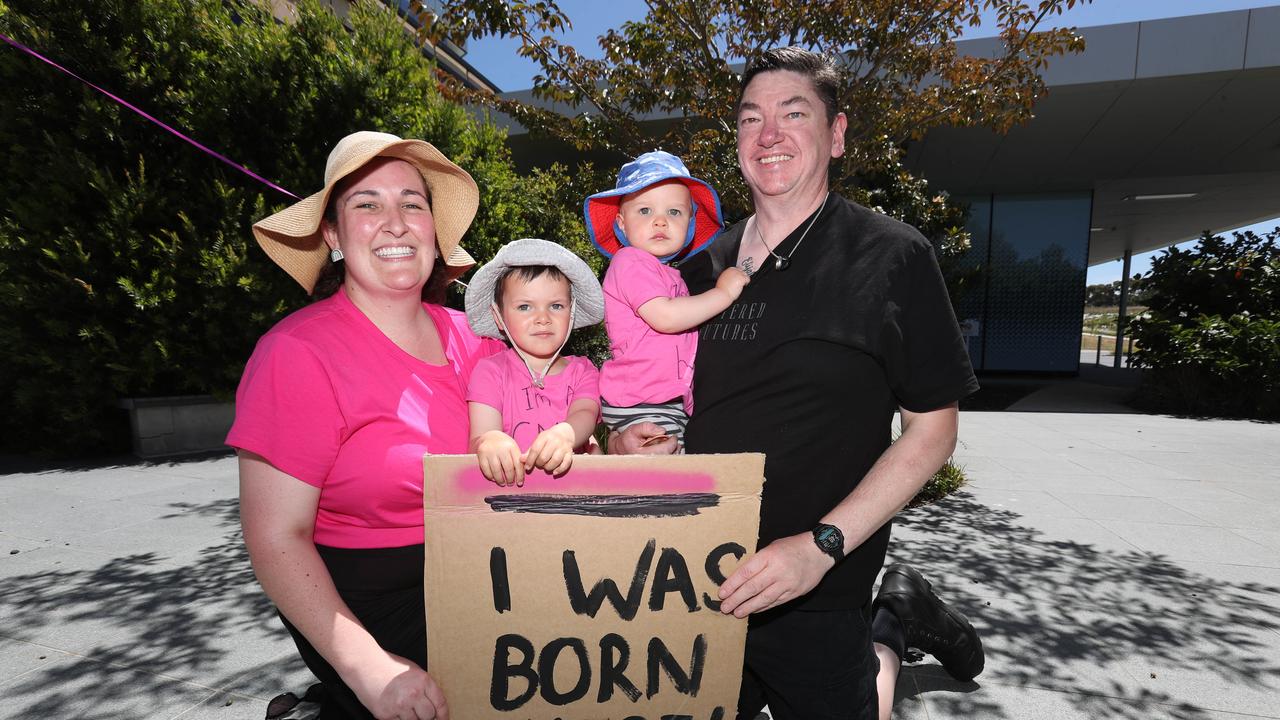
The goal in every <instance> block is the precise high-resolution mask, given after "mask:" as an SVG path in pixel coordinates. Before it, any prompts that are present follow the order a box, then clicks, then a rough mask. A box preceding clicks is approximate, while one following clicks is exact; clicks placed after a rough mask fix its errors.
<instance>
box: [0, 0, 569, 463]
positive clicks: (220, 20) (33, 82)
mask: <svg viewBox="0 0 1280 720" xmlns="http://www.w3.org/2000/svg"><path fill="white" fill-rule="evenodd" d="M297 10H298V13H297V17H296V20H295V21H294V22H291V23H289V24H282V23H279V22H277V21H276V20H275V19H274V18H273V17H272V16H271V15H270V14H269V13H268V11H267V10H266V6H265V4H263V3H259V2H256V1H254V0H102V2H92V3H49V2H45V1H44V0H3V1H0V32H3V33H4V34H5V35H8V36H10V37H13V38H15V39H17V40H18V41H20V42H22V43H23V44H25V45H27V46H30V47H33V48H36V49H38V50H39V51H41V52H43V53H44V54H46V55H48V56H51V57H52V58H54V59H55V60H57V61H59V62H61V63H62V64H64V65H66V66H68V67H70V68H73V69H75V70H76V71H77V72H78V73H79V74H81V75H82V76H83V77H86V78H88V79H89V80H91V81H92V82H95V83H96V84H98V85H100V86H103V87H106V88H108V89H110V90H111V91H113V92H114V93H116V94H117V95H120V96H122V97H125V98H129V99H131V100H132V101H134V102H135V104H138V105H140V106H141V107H142V108H144V109H145V110H147V111H148V112H149V113H151V114H152V115H154V116H157V117H159V118H163V119H164V120H166V121H167V122H168V123H169V124H171V125H174V126H176V127H178V128H181V129H182V130H183V131H184V132H186V133H187V134H189V135H191V136H193V137H195V138H197V139H199V140H200V141H201V142H203V143H204V144H206V145H208V146H210V147H213V148H217V149H218V150H219V151H221V152H222V153H223V154H225V155H227V156H228V157H231V158H234V159H235V160H236V161H238V162H241V163H244V164H245V165H246V166H247V167H250V168H252V169H253V170H254V171H256V172H257V173H259V174H260V175H262V176H264V177H268V178H272V179H273V180H275V181H276V182H278V183H279V184H281V185H282V186H284V187H286V188H290V189H292V190H293V191H294V192H296V193H298V194H300V195H302V194H305V193H309V192H314V191H315V190H316V189H318V188H319V186H320V184H321V173H322V170H323V168H324V163H325V158H326V155H327V154H328V152H329V149H330V148H331V147H332V146H333V145H334V143H336V142H337V140H338V139H339V138H341V137H342V136H343V135H346V134H347V133H350V132H352V131H355V130H361V129H374V130H385V131H388V132H392V133H396V134H398V135H401V136H405V137H420V138H425V139H427V140H429V141H430V142H432V143H434V144H435V145H436V146H437V147H439V148H440V149H441V151H442V152H444V153H445V155H447V156H449V157H451V158H453V159H454V160H455V161H457V162H458V163H459V164H460V165H462V166H463V167H464V168H467V169H468V170H469V171H470V172H471V173H472V174H473V175H474V176H475V177H476V179H477V181H478V184H479V186H480V189H481V193H482V199H481V203H480V212H479V214H478V216H477V218H476V221H475V223H474V224H473V226H472V230H471V232H470V233H469V235H468V237H467V238H466V240H465V241H464V242H465V245H466V247H467V248H468V249H470V250H471V251H472V252H473V253H474V254H475V255H476V256H477V257H478V258H480V259H481V260H483V259H485V258H487V257H489V256H491V255H492V253H493V252H494V251H495V250H496V249H497V247H498V246H499V245H501V244H502V243H504V242H506V241H508V240H511V239H513V238H516V237H523V236H543V237H549V238H557V239H570V238H579V240H578V242H579V243H580V244H583V245H585V242H586V241H585V240H584V239H581V238H582V236H583V234H584V233H583V231H582V230H581V221H580V220H579V219H578V217H577V212H576V208H575V205H574V204H573V203H567V202H566V201H565V199H564V198H563V197H562V196H561V195H560V193H562V192H564V191H566V189H569V190H574V189H575V188H574V186H573V182H572V179H571V178H569V177H568V176H567V173H566V172H565V171H564V169H563V168H551V169H548V170H545V171H541V172H539V173H537V174H535V175H534V176H531V177H521V176H519V175H517V174H516V173H515V171H514V168H513V166H512V164H511V160H510V155H509V152H508V151H507V149H506V147H505V144H504V135H503V133H502V132H500V131H498V130H496V129H495V128H494V127H493V126H491V125H488V124H485V123H480V122H477V121H475V120H474V119H473V118H472V117H470V116H469V115H468V114H467V113H466V112H465V111H464V110H463V109H462V108H459V107H457V106H456V105H454V104H452V103H450V102H448V101H446V100H444V99H442V98H440V97H439V95H438V93H437V91H436V81H435V76H434V68H433V65H432V64H431V63H430V62H429V61H428V60H427V59H426V58H425V57H424V56H423V55H422V54H421V52H419V50H418V48H417V47H416V46H415V45H414V43H413V42H412V37H411V36H410V35H408V34H407V33H406V32H405V30H404V25H403V23H402V22H401V20H400V19H399V18H397V17H396V16H395V14H394V13H392V12H390V11H388V10H386V9H385V8H383V6H381V5H379V4H376V3H362V4H358V5H356V6H355V7H354V8H353V11H352V13H351V14H350V16H349V17H348V18H347V19H346V21H345V24H344V21H343V20H340V19H339V18H337V17H336V16H335V15H334V14H333V13H332V12H330V11H329V10H328V9H327V8H325V7H323V6H321V5H320V3H319V2H317V1H316V0H304V1H303V2H301V3H300V4H299V6H298V8H297ZM0 85H3V87H4V88H5V101H4V103H2V104H0V145H2V146H3V147H4V148H6V151H5V153H3V154H0V198H2V199H0V313H2V314H3V317H4V318H5V322H4V323H3V324H0V366H3V367H4V372H3V373H0V397H4V398H5V399H6V407H5V413H4V414H3V416H2V419H0V438H3V439H2V440H0V448H2V449H3V450H4V451H9V452H27V451H32V450H38V451H43V452H46V453H51V454H58V455H71V456H75V455H89V454H93V453H98V452H111V451H119V450H122V449H124V448H126V447H127V442H128V441H127V427H126V423H125V422H124V420H123V417H122V414H121V413H119V411H117V410H113V408H114V406H115V404H116V401H117V399H118V398H120V397H126V396H148V395H185V394H214V395H217V396H221V397H230V395H231V393H232V392H233V391H234V389H235V387H236V384H237V382H238V381H239V377H240V373H241V371H242V369H243V367H244V361H245V359H246V358H247V357H248V355H249V353H250V352H251V350H252V348H253V345H254V343H255V341H256V340H257V338H258V337H259V336H260V335H261V334H262V333H263V332H264V331H265V330H266V329H267V328H269V327H270V326H271V325H272V324H273V323H274V322H275V321H276V320H278V319H279V318H280V317H281V316H282V315H283V314H284V313H285V312H287V311H288V310H291V309H293V308H295V307H298V306H299V305H301V304H303V303H305V302H306V301H307V298H306V297H305V296H304V294H303V293H302V291H301V289H300V288H299V287H298V286H297V285H296V284H294V283H293V282H292V281H291V280H290V279H289V278H288V277H287V276H285V274H284V273H283V272H281V271H279V270H278V269H277V268H276V267H275V266H274V265H272V264H271V262H270V260H268V259H267V258H266V256H265V255H264V254H263V253H262V252H261V251H260V249H259V248H258V247H257V245H256V244H255V243H254V242H253V240H252V238H251V235H250V233H249V226H250V224H251V223H252V222H253V221H254V220H257V219H259V218H262V217H264V216H265V215H267V214H269V213H270V212H273V211H275V210H277V209H279V208H281V207H283V206H284V205H285V204H286V203H289V202H292V199H290V198H287V197H285V196H283V195H281V194H279V193H277V192H276V191H274V190H271V189H269V188H266V187H265V186H262V185H260V184H258V183H256V182H255V181H253V180H251V179H249V178H247V177H245V176H244V175H242V174H240V173H238V172H236V171H234V170H232V169H230V168H228V167H226V166H225V165H223V164H221V163H219V162H217V161H215V160H214V159H212V158H210V157H208V156H206V155H204V154H202V153H200V152H198V151H196V150H195V149H194V148H191V147H190V146H188V145H186V144H184V143H183V142H181V141H180V140H178V139H177V138H175V137H173V136H171V135H169V134H167V133H165V132H164V131H163V130H161V129H159V128H158V127H156V126H154V125H152V124H150V123H148V122H146V121H145V120H143V119H142V118H140V117H138V116H137V115H135V114H133V113H131V112H129V111H128V110H126V109H124V108H122V107H120V106H119V105H117V104H116V103H114V102H112V101H110V100H108V99H107V98H105V97H103V96H101V95H99V94H97V93H96V92H94V91H93V90H91V89H89V88H87V87H84V86H83V85H81V84H79V83H78V82H76V81H75V80H73V79H71V78H68V77H66V76H64V75H62V74H60V73H58V72H56V71H55V70H53V69H52V68H49V67H48V66H46V65H43V64H41V63H39V62H36V61H35V60H33V59H31V58H29V57H27V56H25V55H22V54H20V53H18V52H17V51H14V50H12V49H11V48H8V47H7V46H3V47H0ZM577 191H581V190H580V189H578V190H577ZM575 223H577V224H576V225H575ZM583 249H584V250H585V247H584V248H583ZM117 414H119V415H120V416H118V415H117Z"/></svg>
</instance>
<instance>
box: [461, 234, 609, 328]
mask: <svg viewBox="0 0 1280 720" xmlns="http://www.w3.org/2000/svg"><path fill="white" fill-rule="evenodd" d="M530 265H549V266H551V267H554V268H556V269H557V270H559V271H560V272H562V273H564V275H565V277H567V278H569V285H570V290H571V291H572V294H573V305H574V321H573V327H571V328H569V329H570V330H577V329H578V328H584V327H588V326H590V325H595V324H596V323H598V322H600V321H602V320H604V292H603V291H602V290H601V289H600V281H599V280H597V279H596V275H595V273H593V272H591V268H590V267H588V266H587V264H586V263H585V262H583V261H582V258H580V257H578V256H577V255H574V254H573V253H572V252H570V251H569V250H568V249H567V248H565V247H563V246H561V245H557V244H555V243H553V242H550V241H549V240H538V239H536V238H523V239H521V240H514V241H512V242H509V243H507V244H506V245H503V246H502V247H501V248H500V249H499V250H498V254H496V255H494V256H493V259H492V260H490V261H489V262H487V263H485V264H484V265H482V266H481V267H480V269H479V270H477V271H476V274H475V275H473V276H472V277H471V282H469V283H467V296H466V308H467V322H468V323H470V324H471V331H472V332H474V333H475V334H477V335H480V336H483V337H491V338H499V339H501V338H502V332H501V331H500V330H499V329H498V324H497V323H496V322H494V320H493V313H492V312H490V311H489V307H490V306H491V305H493V299H494V295H495V293H496V291H497V289H498V278H500V277H502V274H503V273H504V272H505V271H507V270H508V269H510V268H513V267H528V266H530Z"/></svg>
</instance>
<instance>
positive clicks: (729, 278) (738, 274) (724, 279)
mask: <svg viewBox="0 0 1280 720" xmlns="http://www.w3.org/2000/svg"><path fill="white" fill-rule="evenodd" d="M749 282H751V278H749V277H747V274H746V273H744V272H742V271H741V270H739V269H738V268H736V267H727V268H725V269H724V272H722V273H720V277H718V278H716V287H717V288H719V289H721V290H724V291H725V292H727V293H729V296H730V297H732V298H733V299H734V300H737V299H738V296H739V295H741V294H742V288H744V287H746V286H747V283H749Z"/></svg>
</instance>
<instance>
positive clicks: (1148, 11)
mask: <svg viewBox="0 0 1280 720" xmlns="http://www.w3.org/2000/svg"><path fill="white" fill-rule="evenodd" d="M810 1H814V2H816V1H820V0H810ZM558 4H559V6H560V9H561V10H562V11H564V13H565V14H566V15H568V16H569V21H570V22H571V23H572V25H573V28H572V29H571V30H570V31H568V32H567V33H564V34H563V36H562V37H561V41H562V42H568V43H569V44H571V45H573V46H574V47H575V48H576V49H577V50H578V51H579V52H581V53H583V54H584V55H586V56H587V57H599V56H600V55H601V52H600V50H599V47H598V45H597V44H596V38H598V37H599V36H600V35H601V34H603V33H604V32H605V31H606V30H608V29H609V28H617V27H619V26H621V25H622V23H624V22H626V21H627V20H636V19H640V18H641V17H643V16H644V14H645V11H646V9H647V7H646V5H645V2H644V0H610V2H600V0H558ZM1272 5H1280V3H1277V2H1276V1H1275V0H1093V2H1091V3H1090V4H1083V5H1078V6H1076V7H1074V8H1072V9H1071V10H1068V11H1066V12H1065V13H1064V14H1063V15H1061V16H1059V17H1058V18H1057V19H1056V20H1055V21H1054V23H1053V24H1054V25H1055V26H1076V27H1088V26H1090V25H1110V24H1113V23H1123V22H1134V21H1138V20H1152V19H1156V18H1167V17H1179V16H1183V15H1200V14H1203V13H1212V12H1226V11H1228V10H1243V9H1248V8H1256V7H1267V6H1272ZM995 32H996V30H995V28H994V26H993V25H992V24H991V23H987V24H985V25H983V26H981V27H979V28H977V29H975V31H974V32H973V33H972V34H971V35H968V36H967V37H984V36H990V35H993V34H995ZM518 47H519V43H518V42H515V41H512V40H506V39H501V38H486V39H484V40H479V41H473V42H472V43H470V44H469V45H468V47H467V55H466V60H467V62H469V63H470V64H471V65H472V66H473V67H475V68H476V69H477V70H479V71H480V72H481V74H483V75H484V76H485V77H487V78H489V80H491V81H492V82H493V83H494V84H496V85H497V86H498V87H499V88H501V89H502V90H504V91H510V90H524V89H527V88H529V87H532V86H533V76H534V75H535V74H537V72H538V68H537V65H536V64H535V63H534V62H532V61H530V60H526V59H524V58H522V57H520V56H519V55H517V54H516V49H517V48H518ZM1277 225H1280V218H1276V219H1273V220H1268V221H1265V222H1262V223H1259V224H1257V225H1254V226H1250V229H1252V230H1253V231H1254V232H1264V231H1267V230H1270V229H1272V228H1273V227H1275V226H1277ZM1159 252H1161V251H1154V252H1149V253H1143V254H1141V255H1135V256H1134V257H1133V262H1132V265H1131V269H1130V271H1131V272H1132V273H1135V274H1139V273H1144V272H1146V271H1147V270H1148V269H1149V268H1150V266H1151V257H1153V256H1154V255H1156V254H1158V253H1159ZM1122 269H1123V267H1122V263H1121V262H1120V261H1114V262H1107V263H1103V264H1101V265H1095V266H1094V267H1091V268H1089V279H1088V282H1089V284H1095V283H1106V282H1112V281H1114V280H1119V279H1120V275H1121V271H1122Z"/></svg>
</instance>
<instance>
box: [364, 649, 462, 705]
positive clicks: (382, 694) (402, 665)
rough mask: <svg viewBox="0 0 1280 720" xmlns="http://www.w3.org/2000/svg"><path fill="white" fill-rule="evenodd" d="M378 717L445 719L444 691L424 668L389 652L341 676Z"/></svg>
mask: <svg viewBox="0 0 1280 720" xmlns="http://www.w3.org/2000/svg"><path fill="white" fill-rule="evenodd" d="M343 680H346V681H347V685H349V686H350V687H351V689H352V690H353V691H354V692H355V694H356V698H357V699H358V700H360V703H361V704H362V705H364V706H365V707H366V708H368V710H369V712H371V713H373V716H374V717H375V718H378V720H433V719H435V718H438V719H439V720H448V718H449V708H448V706H447V705H446V704H445V701H444V692H443V691H441V690H440V686H439V685H437V684H436V681H435V679H434V678H432V677H431V676H430V675H429V674H427V671H425V670H423V669H422V668H420V667H418V666H417V665H415V664H413V663H412V662H410V661H408V660H406V659H404V658H402V657H400V656H399V655H392V654H391V653H383V657H382V658H379V659H377V660H376V661H373V662H368V663H364V664H363V665H362V667H361V669H360V672H359V673H357V674H355V676H353V677H343Z"/></svg>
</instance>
